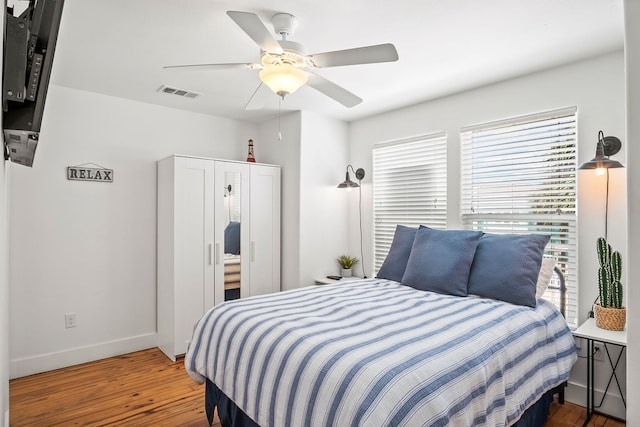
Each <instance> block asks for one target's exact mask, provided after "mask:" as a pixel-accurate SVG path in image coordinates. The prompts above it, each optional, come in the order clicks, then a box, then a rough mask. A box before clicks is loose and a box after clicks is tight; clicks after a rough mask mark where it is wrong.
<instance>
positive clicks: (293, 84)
mask: <svg viewBox="0 0 640 427" xmlns="http://www.w3.org/2000/svg"><path fill="white" fill-rule="evenodd" d="M260 80H262V82H263V83H264V84H266V85H267V86H269V89H271V90H272V91H274V92H275V93H277V94H278V95H280V96H282V97H284V96H285V95H288V94H290V93H293V92H295V91H296V90H298V89H300V87H301V86H302V85H304V84H305V83H306V82H307V80H308V76H307V73H305V72H304V71H303V70H302V69H300V68H298V67H295V66H293V65H291V64H287V63H284V64H273V65H269V66H267V67H265V68H263V69H262V71H260Z"/></svg>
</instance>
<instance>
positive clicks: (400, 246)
mask: <svg viewBox="0 0 640 427" xmlns="http://www.w3.org/2000/svg"><path fill="white" fill-rule="evenodd" d="M416 231H418V229H417V228H411V227H405V226H404V225H396V232H395V234H394V235H393V241H392V242H391V247H390V248H389V253H388V254H387V257H386V258H385V260H384V262H383V263H382V266H381V267H380V270H378V274H377V276H376V277H377V278H379V279H389V280H395V281H396V282H400V281H401V280H402V275H403V274H404V270H405V268H407V261H408V260H409V254H410V253H411V247H412V246H413V238H414V237H415V236H416Z"/></svg>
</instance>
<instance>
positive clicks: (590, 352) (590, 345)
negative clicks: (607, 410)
mask: <svg viewBox="0 0 640 427" xmlns="http://www.w3.org/2000/svg"><path fill="white" fill-rule="evenodd" d="M573 335H574V336H576V337H579V338H584V339H586V340H587V418H586V419H585V421H584V424H583V427H584V426H586V425H587V424H588V423H589V420H590V419H591V416H592V415H593V414H594V412H597V411H596V409H597V408H600V407H601V406H602V402H604V398H605V397H606V396H607V391H608V390H609V386H610V385H611V381H612V380H614V379H615V382H616V385H617V386H618V391H619V392H620V397H621V398H622V403H623V404H624V407H625V408H626V407H627V402H626V401H625V400H624V393H622V388H621V387H620V382H619V381H618V376H617V374H616V368H617V367H618V362H620V358H621V357H622V353H623V352H624V351H625V349H626V348H627V331H626V329H625V330H624V331H609V330H607V329H602V328H598V327H597V326H596V321H595V319H593V318H589V319H587V320H586V321H585V322H584V323H583V324H582V325H580V327H579V328H578V329H576V330H575V331H573ZM596 342H599V343H602V345H603V347H604V349H605V351H606V353H607V359H609V365H611V370H612V372H611V376H610V377H609V381H608V382H607V387H606V388H605V390H604V393H603V394H602V399H601V400H600V403H599V404H598V405H597V406H596V405H595V402H594V398H593V390H594V384H593V383H594V363H593V362H594V356H595V351H594V343H596ZM607 344H611V345H614V346H617V347H619V348H620V353H618V357H617V358H616V361H615V363H614V362H613V359H612V358H611V353H610V352H609V347H608V346H607Z"/></svg>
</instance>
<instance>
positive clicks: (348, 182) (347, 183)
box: [338, 170, 360, 189]
mask: <svg viewBox="0 0 640 427" xmlns="http://www.w3.org/2000/svg"><path fill="white" fill-rule="evenodd" d="M358 187H360V185H359V184H358V183H357V182H353V181H351V178H350V177H349V171H348V170H347V176H346V177H345V179H344V181H343V182H341V183H340V184H338V188H347V189H348V188H358Z"/></svg>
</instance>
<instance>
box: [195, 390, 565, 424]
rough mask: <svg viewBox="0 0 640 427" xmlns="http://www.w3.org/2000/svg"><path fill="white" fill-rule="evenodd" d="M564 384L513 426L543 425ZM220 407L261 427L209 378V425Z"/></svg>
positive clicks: (235, 420) (231, 418)
mask: <svg viewBox="0 0 640 427" xmlns="http://www.w3.org/2000/svg"><path fill="white" fill-rule="evenodd" d="M561 387H563V385H560V386H558V387H557V388H555V389H552V390H549V391H548V392H546V393H545V394H543V395H542V397H541V398H540V399H538V401H537V402H536V403H534V404H533V405H532V406H530V407H529V409H527V410H526V411H525V412H524V413H523V414H522V417H520V419H519V420H518V421H517V422H516V423H515V424H514V425H513V427H542V425H543V424H544V423H545V421H546V420H547V417H548V414H549V406H551V402H552V401H553V395H554V394H555V393H556V392H558V391H559V389H560V388H561ZM216 407H217V408H218V418H220V424H222V426H223V427H260V426H259V425H258V424H256V423H255V421H253V420H252V419H251V418H249V416H247V415H246V414H245V413H244V412H242V410H241V409H240V408H238V406H237V405H236V404H235V403H233V401H232V400H231V399H229V398H228V397H227V396H226V395H225V394H224V393H223V392H222V391H220V389H219V388H218V387H217V386H216V385H215V384H214V383H212V382H211V381H209V380H207V382H206V388H205V409H206V412H207V420H208V421H209V425H211V424H213V411H214V410H215V408H216Z"/></svg>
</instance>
